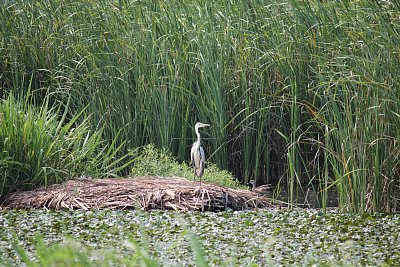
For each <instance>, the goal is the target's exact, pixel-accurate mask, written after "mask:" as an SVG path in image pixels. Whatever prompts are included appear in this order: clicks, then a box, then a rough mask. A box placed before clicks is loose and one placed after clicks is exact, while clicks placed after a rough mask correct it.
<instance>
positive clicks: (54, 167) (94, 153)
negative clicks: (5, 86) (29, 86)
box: [0, 93, 132, 195]
mask: <svg viewBox="0 0 400 267" xmlns="http://www.w3.org/2000/svg"><path fill="white" fill-rule="evenodd" d="M31 100H32V99H31V96H30V95H29V94H28V95H27V96H26V101H25V103H21V102H20V101H17V100H16V99H15V98H14V95H13V94H12V93H11V94H10V95H8V96H7V97H6V99H3V100H2V101H1V102H0V113H2V114H3V117H2V120H1V123H0V140H1V141H0V147H1V151H2V157H1V160H0V186H1V187H0V195H5V194H7V193H9V192H11V191H15V190H24V189H31V188H34V187H38V186H43V185H44V186H47V185H50V184H53V183H60V182H62V181H64V180H66V179H69V178H72V177H75V176H80V175H88V176H90V175H92V176H96V177H97V176H99V177H108V176H113V175H114V176H115V175H117V173H118V172H119V171H120V170H121V169H122V168H124V164H119V163H120V162H121V161H123V160H125V161H126V162H128V163H130V162H131V161H132V157H131V156H132V155H131V153H128V154H126V155H125V156H123V157H117V156H116V154H117V153H118V151H119V150H120V149H121V147H122V145H119V146H116V145H115V143H114V142H112V143H110V144H109V143H105V142H104V141H103V140H102V138H101V133H102V132H101V130H99V131H92V130H91V129H90V126H89V125H90V124H89V118H90V117H86V118H84V119H83V120H81V121H80V122H78V120H79V119H80V118H81V116H82V114H83V112H84V110H82V111H81V112H80V113H78V114H76V115H75V116H74V117H72V118H69V119H68V120H67V118H66V114H67V113H68V105H69V102H67V104H66V105H65V106H59V109H57V108H55V107H53V108H51V107H49V103H48V98H47V99H45V101H44V102H43V104H42V106H40V107H34V106H33V105H32V103H31ZM61 108H63V109H64V112H63V113H61V112H60V110H61ZM60 113H61V114H62V116H58V115H56V114H60ZM129 158H131V159H129Z"/></svg>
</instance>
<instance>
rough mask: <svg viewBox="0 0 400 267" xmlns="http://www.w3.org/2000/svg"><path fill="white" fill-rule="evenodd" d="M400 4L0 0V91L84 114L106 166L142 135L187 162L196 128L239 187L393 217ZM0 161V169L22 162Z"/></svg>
mask: <svg viewBox="0 0 400 267" xmlns="http://www.w3.org/2000/svg"><path fill="white" fill-rule="evenodd" d="M399 13H400V5H399V4H398V2H397V1H375V0H363V1H348V0H345V1H339V2H338V1H319V0H308V1H297V0H270V1H260V0H250V1H233V0H232V1H220V0H219V1H209V2H207V1H206V2H205V1H201V0H196V1H186V0H180V1H177V0H173V1H168V2H163V1H155V0H154V1H129V0H120V1H106V0H100V1H81V0H72V1H60V0H49V1H34V2H32V1H28V2H27V1H23V0H15V1H8V0H6V1H4V3H3V4H2V5H1V7H0V23H1V25H2V27H1V28H0V70H1V73H0V94H1V97H2V98H4V99H6V98H7V95H8V94H7V93H8V92H13V94H14V95H15V97H16V98H17V99H18V101H21V102H25V101H26V99H25V97H26V96H27V95H29V94H27V93H26V91H27V90H31V93H30V94H31V95H32V98H31V100H30V101H29V102H30V103H32V104H33V105H35V106H37V107H42V106H46V107H48V109H49V110H52V109H55V111H56V112H58V114H56V115H58V116H63V114H65V116H66V118H69V120H71V121H74V119H72V118H75V117H76V116H78V118H77V119H76V120H75V123H74V125H73V126H72V125H71V126H67V127H74V128H76V129H79V127H78V126H79V125H81V124H82V123H84V126H82V128H84V129H86V130H85V131H91V132H93V133H94V136H93V137H92V138H93V140H92V141H93V142H100V143H103V144H104V145H109V146H110V147H111V149H112V150H110V155H113V156H112V157H113V158H114V156H115V159H114V160H116V162H117V163H118V164H117V165H118V166H117V167H116V168H117V169H118V168H120V167H122V166H123V165H124V164H127V163H128V161H129V159H124V160H121V161H118V160H117V158H120V157H123V156H124V155H126V153H129V151H132V150H134V149H136V148H137V147H140V146H143V145H146V144H149V143H153V144H155V146H156V147H159V148H166V149H168V150H169V151H171V153H172V154H173V155H174V156H175V157H177V159H178V160H179V161H183V160H187V159H188V144H190V143H191V142H192V140H193V137H194V132H193V125H194V124H195V122H196V121H202V122H206V123H210V124H211V125H212V128H210V129H208V130H207V131H206V132H204V133H203V136H204V137H205V138H204V144H205V146H206V150H207V151H208V155H210V161H211V162H213V163H215V164H216V165H217V166H218V167H219V168H221V169H228V170H229V171H231V172H232V173H234V174H235V175H236V176H237V177H240V179H241V180H242V181H243V182H247V181H248V180H249V179H251V178H255V179H257V183H258V184H260V183H262V182H271V181H274V182H277V181H280V182H282V183H287V184H288V186H289V190H290V192H289V196H290V197H289V199H293V195H294V191H295V190H296V188H298V185H302V186H304V184H313V185H317V186H318V188H319V189H324V188H326V187H328V186H334V187H336V188H337V190H338V193H339V204H340V206H341V207H342V208H344V209H346V210H349V211H355V212H363V211H371V210H385V211H393V210H395V209H396V208H398V207H399V203H398V199H400V197H399V195H400V173H399V172H400V171H399V170H400V166H399V164H400V163H399V162H400V145H399V144H400V142H399V136H400V113H399V110H400V89H399V77H400V73H399V72H400V69H399V67H398V66H400V54H399V49H398V47H399V43H400V23H399ZM29 88H30V89H29ZM65 103H69V104H68V108H66V109H63V108H60V107H62V106H63V105H66V104H65ZM60 105H61V106H60ZM60 114H61V115H60ZM69 120H63V119H61V120H58V121H61V122H62V124H61V125H62V127H63V126H64V123H67V125H68V121H69ZM55 125H57V123H55ZM87 127H89V128H87ZM89 129H90V130H89ZM99 129H101V130H99ZM97 132H98V133H97ZM95 133H96V134H95ZM97 137H98V138H100V137H101V140H99V139H97ZM78 139H79V138H78ZM64 142H68V141H64ZM68 145H69V144H67V145H65V144H64V145H63V144H60V145H59V146H62V147H65V146H68ZM19 146H23V144H22V143H21V144H19ZM114 149H115V150H114ZM78 150H79V148H78ZM39 151H40V150H39ZM95 151H96V152H94V154H95V155H98V154H96V153H98V151H99V150H95ZM74 153H75V152H74ZM77 153H79V152H77ZM114 153H115V155H114ZM6 156H7V155H5V156H2V158H1V162H2V163H1V164H2V165H1V168H2V169H4V168H6V169H9V168H8V167H4V166H6V165H8V164H9V163H10V162H13V164H22V165H21V166H26V165H25V164H27V162H25V161H19V159H13V158H7V157H6ZM14 162H18V163H14ZM111 162H115V161H111ZM105 165H106V166H108V165H109V164H108V163H106V164H105ZM57 166H58V167H57V168H56V169H57V170H56V171H53V170H52V171H51V173H52V174H51V175H52V176H53V178H51V179H49V178H47V179H49V181H56V180H57V179H58V178H57V176H58V175H59V173H60V171H59V169H61V171H65V170H63V169H62V167H60V165H57ZM82 166H83V165H82ZM89 166H90V164H89ZM96 166H97V167H98V166H100V165H96ZM51 167H52V166H51ZM97 167H95V169H96V172H102V173H107V172H108V170H107V169H103V170H101V171H100V170H99V169H97ZM130 168H131V166H127V167H126V168H121V169H120V171H119V172H118V171H117V172H114V171H113V172H114V173H118V174H119V175H127V174H129V173H128V170H129V169H130ZM11 169H15V168H11ZM68 169H70V168H68ZM73 169H74V168H73ZM78 169H79V168H77V169H76V170H78ZM112 169H113V170H116V169H115V168H114V167H113V168H112ZM48 170H49V168H47V169H43V167H39V168H38V171H36V172H34V174H33V175H37V176H36V177H35V178H34V179H35V180H36V179H43V180H44V179H46V176H45V174H46V173H47V172H48ZM82 173H86V170H82ZM8 177H10V176H9V175H8ZM40 177H41V178H40ZM22 179H25V178H22ZM42 183H44V182H42ZM3 187H4V186H3ZM3 190H5V189H3ZM325 192H326V191H324V190H322V191H321V196H322V199H326V196H325Z"/></svg>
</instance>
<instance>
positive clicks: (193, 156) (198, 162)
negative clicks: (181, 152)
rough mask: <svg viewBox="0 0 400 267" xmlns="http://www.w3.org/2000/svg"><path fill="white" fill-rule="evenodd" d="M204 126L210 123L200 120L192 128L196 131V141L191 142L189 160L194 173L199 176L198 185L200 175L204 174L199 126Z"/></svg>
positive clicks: (204, 157)
mask: <svg viewBox="0 0 400 267" xmlns="http://www.w3.org/2000/svg"><path fill="white" fill-rule="evenodd" d="M206 126H210V125H208V124H204V123H201V122H198V123H196V125H195V126H194V129H195V131H196V135H197V141H196V142H194V143H193V145H192V149H191V150H190V160H191V161H192V163H193V168H194V175H195V176H197V177H199V178H200V185H201V176H203V174H204V167H205V163H206V155H205V153H204V148H203V146H202V145H201V141H200V133H199V128H201V127H206Z"/></svg>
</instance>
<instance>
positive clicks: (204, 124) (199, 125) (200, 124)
mask: <svg viewBox="0 0 400 267" xmlns="http://www.w3.org/2000/svg"><path fill="white" fill-rule="evenodd" d="M208 126H210V124H206V123H201V122H198V123H196V125H195V126H194V128H195V129H199V128H202V127H208Z"/></svg>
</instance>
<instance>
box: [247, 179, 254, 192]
mask: <svg viewBox="0 0 400 267" xmlns="http://www.w3.org/2000/svg"><path fill="white" fill-rule="evenodd" d="M254 185H255V182H254V180H250V181H249V182H248V183H247V186H248V187H249V190H250V191H251V190H253V187H254Z"/></svg>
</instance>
